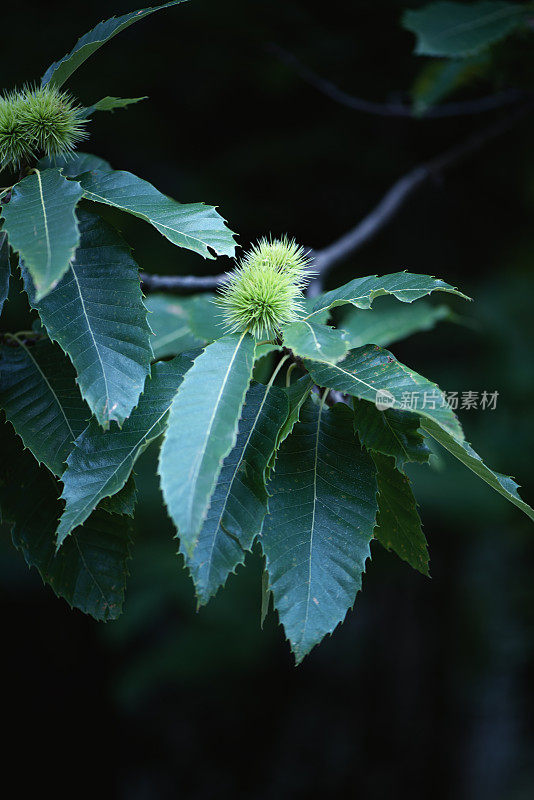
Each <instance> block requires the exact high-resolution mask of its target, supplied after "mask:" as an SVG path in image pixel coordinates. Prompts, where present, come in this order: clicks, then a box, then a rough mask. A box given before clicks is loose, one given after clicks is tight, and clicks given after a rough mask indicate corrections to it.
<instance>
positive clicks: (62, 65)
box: [41, 0, 185, 87]
mask: <svg viewBox="0 0 534 800" xmlns="http://www.w3.org/2000/svg"><path fill="white" fill-rule="evenodd" d="M183 2H185V0H172V2H169V3H164V4H163V5H161V6H155V7H154V8H143V9H141V10H140V11H131V12H130V13H128V14H123V15H122V16H121V17H111V19H108V20H106V21H105V22H99V23H98V25H96V26H95V27H94V28H93V29H92V30H90V31H89V32H88V33H86V34H84V35H83V36H81V37H80V38H79V39H78V41H77V42H76V44H75V46H74V47H73V48H72V50H71V51H70V53H68V54H67V55H66V56H63V58H62V59H60V60H59V61H54V63H53V64H51V65H50V66H49V67H48V69H47V70H46V72H45V74H44V75H43V79H42V81H41V83H42V85H43V86H45V85H46V84H48V83H49V84H51V85H52V86H58V87H59V86H63V84H64V83H65V81H66V80H68V79H69V78H70V76H71V75H72V73H73V72H74V71H75V70H77V69H78V67H79V66H80V65H81V64H83V63H84V61H87V59H88V58H89V57H90V56H92V55H93V53H94V52H95V51H96V50H98V49H99V48H100V47H102V45H103V44H106V42H109V40H110V39H112V38H113V37H114V36H116V35H117V34H118V33H120V32H121V31H123V30H125V28H129V27H130V25H133V24H134V22H139V21H140V20H142V19H144V18H145V17H148V16H149V14H153V13H154V11H161V10H163V9H164V8H170V7H171V6H176V5H179V4H180V3H183Z"/></svg>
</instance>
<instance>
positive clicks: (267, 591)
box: [260, 568, 272, 628]
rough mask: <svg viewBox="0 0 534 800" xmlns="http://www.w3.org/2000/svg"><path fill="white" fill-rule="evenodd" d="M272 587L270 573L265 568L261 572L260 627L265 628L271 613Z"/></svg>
mask: <svg viewBox="0 0 534 800" xmlns="http://www.w3.org/2000/svg"><path fill="white" fill-rule="evenodd" d="M271 597H272V593H271V587H270V586H269V573H268V572H267V570H266V569H265V568H264V569H263V572H262V573H261V611H260V628H263V625H264V623H265V620H266V618H267V614H268V613H269V606H270V604H271Z"/></svg>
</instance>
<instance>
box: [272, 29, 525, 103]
mask: <svg viewBox="0 0 534 800" xmlns="http://www.w3.org/2000/svg"><path fill="white" fill-rule="evenodd" d="M267 49H268V50H269V52H271V53H274V54H275V55H276V56H277V57H278V58H279V59H280V60H281V61H283V62H284V64H287V65H288V66H289V67H291V68H292V69H293V70H294V71H295V72H296V73H297V74H298V75H300V77H301V78H302V79H303V80H304V81H306V83H308V84H309V85H310V86H313V87H314V88H315V89H317V90H318V91H319V92H322V94H324V95H326V96H327V97H329V98H330V99H331V100H334V101H335V102H336V103H340V104H341V105H343V106H346V107H347V108H351V109H352V110H353V111H362V112H363V113H364V114H374V115H375V116H379V117H405V118H410V119H413V118H417V117H416V115H415V114H414V112H413V106H412V105H411V104H410V103H399V102H392V103H376V102H374V101H373V100H364V99H363V98H362V97H354V96H353V95H351V94H348V93H347V92H345V91H343V89H340V88H339V86H336V85H335V84H334V83H332V82H331V81H329V80H327V79H326V78H322V77H321V76H320V75H317V73H316V72H314V71H313V70H311V69H310V68H309V67H307V66H305V65H304V64H303V63H302V62H301V61H299V59H298V58H297V57H296V56H295V55H293V53H289V52H288V51H287V50H284V49H283V48H282V47H280V46H279V45H277V44H274V43H270V44H269V45H267ZM527 96H528V95H527V93H526V92H524V91H522V90H520V89H506V90H505V91H501V92H496V93H495V94H490V95H486V96H485V97H477V98H476V99H475V100H461V101H459V102H455V103H442V104H441V105H436V106H433V107H432V108H430V109H428V111H426V112H425V114H424V115H423V117H422V118H423V119H443V118H444V117H461V116H466V115H469V116H471V115H472V114H481V113H483V112H485V111H494V110H495V109H496V108H502V107H503V106H507V105H513V104H514V103H518V102H519V101H520V100H524V99H525V97H527Z"/></svg>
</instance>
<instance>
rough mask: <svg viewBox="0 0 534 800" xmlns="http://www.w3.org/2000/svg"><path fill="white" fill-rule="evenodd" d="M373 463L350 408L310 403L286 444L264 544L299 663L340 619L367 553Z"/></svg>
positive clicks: (370, 532) (351, 598) (373, 491)
mask: <svg viewBox="0 0 534 800" xmlns="http://www.w3.org/2000/svg"><path fill="white" fill-rule="evenodd" d="M376 490H377V487H376V477H375V468H374V465H373V462H372V460H371V458H370V456H369V455H368V454H367V453H366V452H365V451H364V450H362V448H361V447H360V445H359V444H358V442H357V440H356V438H355V436H354V433H353V427H352V413H351V411H350V409H349V408H348V407H347V406H345V405H343V404H341V403H340V404H338V405H337V406H334V408H333V409H331V410H327V409H326V408H325V407H324V406H323V405H321V404H318V403H317V402H314V401H313V400H312V399H311V398H310V399H308V400H307V402H306V404H305V406H304V408H303V409H302V411H301V421H300V422H299V423H298V424H297V425H296V426H295V428H294V430H293V433H292V435H291V436H289V437H288V438H287V439H286V441H285V442H284V444H283V445H282V447H281V449H280V452H279V454H278V459H277V463H276V472H275V474H274V479H273V481H272V483H271V484H270V486H269V491H270V493H271V494H272V497H271V498H270V499H269V512H270V513H269V514H268V515H267V517H266V518H265V524H264V528H263V533H262V536H261V537H260V541H261V545H262V548H263V551H264V553H265V556H266V560H267V569H268V572H269V585H270V588H271V590H272V593H273V598H274V605H275V608H276V609H277V610H278V614H279V616H280V622H281V623H282V624H283V626H284V628H285V632H286V636H287V638H288V639H289V641H290V642H291V647H292V649H293V652H294V653H295V658H296V661H297V663H298V662H300V661H302V659H303V658H304V656H305V655H306V654H307V653H308V652H309V651H310V650H311V649H312V647H314V646H315V645H316V644H318V643H319V642H320V641H321V639H322V638H323V637H324V636H325V635H326V634H327V633H332V631H333V630H334V628H335V627H336V626H337V625H338V624H339V623H340V622H342V620H343V619H344V618H345V615H346V613H347V611H348V610H349V608H351V607H352V605H353V604H354V601H355V599H356V594H357V592H358V591H359V589H360V588H361V580H362V579H361V576H362V573H363V571H364V569H365V562H366V560H367V559H368V558H369V557H370V555H371V553H370V548H369V543H370V541H371V539H372V536H373V528H374V525H375V517H376V511H377V503H376Z"/></svg>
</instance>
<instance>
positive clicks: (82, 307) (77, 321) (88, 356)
mask: <svg viewBox="0 0 534 800" xmlns="http://www.w3.org/2000/svg"><path fill="white" fill-rule="evenodd" d="M78 213H79V221H80V231H81V241H80V247H79V249H78V252H77V253H76V259H75V261H73V263H72V265H71V268H70V270H69V271H68V273H67V274H66V275H65V277H64V278H63V280H62V281H61V282H60V283H59V284H58V286H56V288H55V289H54V290H53V291H52V292H50V294H49V295H48V296H47V297H45V298H44V299H42V300H40V301H39V300H38V299H37V297H36V295H35V291H34V289H33V286H32V281H31V278H30V277H29V275H28V273H27V271H26V270H25V271H24V273H23V277H24V285H25V288H26V291H27V292H28V295H29V298H30V303H31V304H32V306H33V307H34V308H36V309H37V311H38V312H39V316H40V317H41V321H42V322H43V324H44V325H45V326H46V329H47V331H48V333H49V335H50V338H51V339H54V340H55V341H57V342H59V344H60V345H61V347H62V348H63V350H65V352H66V353H68V355H69V356H70V358H71V360H72V363H73V364H74V366H75V368H76V371H77V373H78V383H79V385H80V389H81V392H82V396H83V397H84V399H85V400H86V401H87V403H88V404H89V407H90V408H91V410H92V412H93V414H95V416H96V418H97V419H98V421H99V423H100V424H101V425H102V426H103V427H104V428H107V427H108V426H109V423H110V422H111V421H112V420H115V422H118V423H119V424H122V423H123V422H124V420H125V419H126V418H127V417H128V416H129V414H130V413H131V411H132V409H133V408H134V407H135V406H136V404H137V401H138V399H139V395H140V394H141V392H142V391H143V386H144V384H145V379H146V376H147V375H148V373H149V371H150V361H151V358H152V349H151V347H150V328H149V326H148V323H147V311H146V308H145V306H144V305H143V300H142V294H141V287H140V283H139V271H138V266H137V264H136V263H135V261H134V260H133V258H132V255H131V252H130V248H129V247H128V245H127V244H126V243H125V242H124V240H123V239H122V237H121V236H120V235H119V234H118V233H117V231H116V230H115V229H114V228H112V227H111V226H110V225H108V224H107V223H106V222H104V221H103V220H102V219H101V218H100V217H99V216H98V215H96V214H94V213H91V212H89V211H85V210H82V209H80V211H79V212H78Z"/></svg>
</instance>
